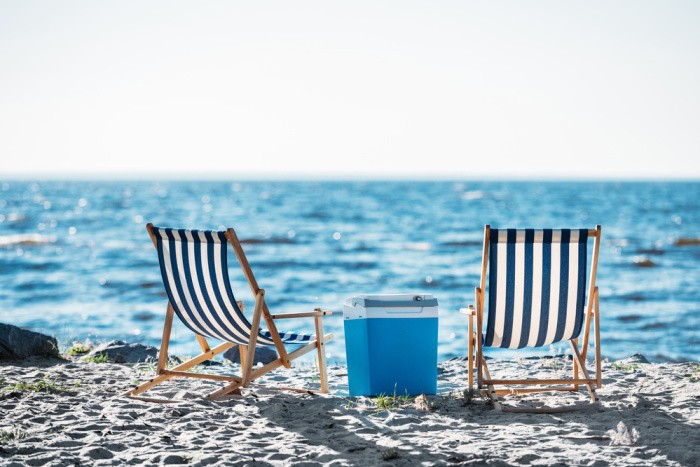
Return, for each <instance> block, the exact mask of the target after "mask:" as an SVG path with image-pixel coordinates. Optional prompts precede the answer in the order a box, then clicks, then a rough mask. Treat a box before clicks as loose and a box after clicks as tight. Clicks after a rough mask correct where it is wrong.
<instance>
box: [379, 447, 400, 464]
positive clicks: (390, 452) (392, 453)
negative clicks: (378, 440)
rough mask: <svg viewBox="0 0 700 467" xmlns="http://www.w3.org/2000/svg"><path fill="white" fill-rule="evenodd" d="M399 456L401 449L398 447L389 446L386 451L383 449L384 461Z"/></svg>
mask: <svg viewBox="0 0 700 467" xmlns="http://www.w3.org/2000/svg"><path fill="white" fill-rule="evenodd" d="M398 458H399V450H398V449H396V448H389V449H387V450H385V451H382V460H384V461H390V460H394V459H398Z"/></svg>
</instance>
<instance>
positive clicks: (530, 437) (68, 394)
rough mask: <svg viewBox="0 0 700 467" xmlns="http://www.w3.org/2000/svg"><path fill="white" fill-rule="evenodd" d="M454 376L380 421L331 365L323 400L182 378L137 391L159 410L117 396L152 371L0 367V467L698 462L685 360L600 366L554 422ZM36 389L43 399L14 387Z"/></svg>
mask: <svg viewBox="0 0 700 467" xmlns="http://www.w3.org/2000/svg"><path fill="white" fill-rule="evenodd" d="M568 365H570V362H568V361H567V360H566V359H565V358H558V359H557V358H555V359H540V360H520V361H497V360H492V361H491V363H490V366H491V368H492V372H493V373H495V374H498V375H501V376H504V377H514V376H518V375H522V372H524V371H532V372H537V371H549V372H550V374H551V372H554V373H555V374H556V373H557V372H560V373H561V372H563V371H565V367H566V366H568ZM465 366H466V362H464V361H463V360H459V359H457V360H453V361H449V362H445V363H441V364H440V368H439V392H440V394H439V395H437V396H430V397H418V398H413V397H409V398H405V399H406V400H401V399H400V398H397V399H398V400H396V401H395V402H397V404H396V405H397V406H396V407H392V408H390V410H381V409H380V408H378V407H377V404H376V399H370V398H349V397H347V374H346V369H345V368H344V367H342V366H331V367H330V368H329V375H330V382H331V394H329V395H310V394H301V393H295V392H289V391H281V390H278V389H273V388H269V387H260V386H255V387H251V388H249V389H247V390H244V391H243V395H242V396H235V397H233V398H231V399H228V400H224V401H217V402H209V401H206V400H203V399H201V398H200V397H199V395H200V394H201V393H203V392H208V391H211V390H213V389H215V388H216V387H218V386H219V385H220V384H221V383H212V382H204V381H200V380H191V379H188V380H177V381H175V382H173V383H167V384H165V385H161V386H159V387H158V388H157V389H156V390H153V391H150V392H149V393H148V394H149V395H152V396H157V397H174V398H176V399H178V400H180V402H176V403H173V404H167V405H166V404H156V403H148V402H143V401H139V400H133V399H128V398H125V397H122V396H121V394H122V393H123V392H124V391H126V390H127V389H129V388H130V387H132V386H133V385H134V384H136V382H143V381H145V380H147V379H150V377H151V376H152V371H153V367H152V365H145V364H110V363H86V362H79V361H66V360H45V359H30V360H25V361H15V362H11V361H5V362H0V387H2V388H3V389H1V390H0V463H1V464H3V465H133V464H146V465H165V464H187V465H195V466H196V465H338V466H343V465H358V466H366V465H377V464H383V465H400V466H404V465H405V466H409V465H410V466H414V465H460V464H475V465H609V464H614V465H645V466H646V465H687V466H697V465H700V426H699V425H700V410H699V409H700V381H699V380H700V365H698V364H697V363H664V364H637V363H629V362H622V363H612V364H611V363H605V364H604V366H603V372H604V373H603V375H604V381H603V383H604V384H603V388H602V389H601V390H600V391H599V395H600V399H601V403H600V405H598V406H592V407H591V408H590V409H588V410H585V411H581V412H575V413H565V414H557V415H546V414H511V413H501V412H497V411H495V410H494V409H493V407H492V405H491V404H489V403H488V402H487V401H485V400H484V399H482V398H480V397H476V398H474V399H473V400H471V401H469V400H467V399H465V398H464V394H463V389H464V388H465V386H466V372H465ZM200 369H201V368H200ZM202 371H212V372H217V373H222V374H224V373H231V372H237V371H238V367H237V365H228V366H227V365H219V366H212V367H207V368H205V369H204V370H202ZM561 374H563V373H561ZM314 375H315V370H314V368H313V367H312V366H302V367H296V368H293V369H291V370H281V371H277V372H273V373H272V374H271V375H270V376H269V377H267V378H266V379H264V381H263V382H262V383H263V384H265V385H266V386H275V385H277V386H296V387H301V386H304V385H305V384H307V385H317V384H318V383H317V381H316V380H315V379H314ZM40 381H44V382H45V383H46V384H44V386H47V387H48V392H43V391H35V390H31V389H26V388H25V389H21V388H18V386H17V383H20V382H25V383H36V382H40ZM34 389H37V388H34ZM45 389H46V388H45ZM529 397H530V398H529V399H527V401H532V397H533V396H529ZM536 398H537V399H538V400H539V401H540V402H544V403H549V404H552V405H553V404H561V403H566V402H583V401H585V400H586V397H585V395H584V393H583V391H582V392H581V393H580V394H579V395H575V394H570V393H557V394H554V395H545V396H536ZM390 402H391V401H390ZM514 403H516V404H518V403H523V402H521V401H518V400H515V401H514ZM528 403H529V402H528Z"/></svg>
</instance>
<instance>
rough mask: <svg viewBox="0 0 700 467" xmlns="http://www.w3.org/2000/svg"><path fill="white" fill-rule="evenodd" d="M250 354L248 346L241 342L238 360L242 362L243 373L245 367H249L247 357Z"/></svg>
mask: <svg viewBox="0 0 700 467" xmlns="http://www.w3.org/2000/svg"><path fill="white" fill-rule="evenodd" d="M247 356H248V346H246V345H243V344H240V345H239V346H238V360H239V361H240V363H241V374H243V368H247V367H248V365H247V362H246V357H247Z"/></svg>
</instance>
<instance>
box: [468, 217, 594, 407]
mask: <svg viewBox="0 0 700 467" xmlns="http://www.w3.org/2000/svg"><path fill="white" fill-rule="evenodd" d="M600 235H601V228H600V226H596V228H595V229H592V230H588V229H580V230H572V229H561V230H552V229H543V230H535V229H492V228H490V226H488V225H487V226H486V227H485V228H484V250H483V259H482V269H481V281H480V285H479V287H477V288H476V309H474V306H473V305H471V306H469V308H467V309H463V310H461V311H462V312H463V313H465V314H467V315H468V316H469V336H470V338H469V357H468V365H469V376H468V378H469V387H470V388H472V387H473V378H474V376H473V373H474V367H475V366H476V373H477V389H478V390H479V391H481V392H482V393H483V394H486V395H487V396H488V397H489V398H490V399H491V400H492V401H493V403H494V406H495V407H496V409H498V410H503V411H510V412H516V411H517V412H546V413H556V412H567V411H571V410H576V409H579V408H584V407H590V405H589V404H585V405H583V406H580V405H570V406H564V407H552V408H547V407H545V408H533V409H530V408H515V407H505V406H503V405H502V404H501V402H500V401H499V398H498V396H499V395H505V394H522V393H532V392H540V391H578V388H579V385H582V386H585V387H586V389H587V391H588V393H589V396H590V399H591V402H597V401H598V398H597V395H596V392H595V391H596V389H598V388H600V387H601V367H600V363H601V362H600V320H599V316H600V315H599V306H598V287H597V286H596V269H597V266H598V250H599V247H600ZM591 237H592V238H593V240H594V241H593V252H592V263H591V268H590V284H589V285H588V301H587V302H586V300H585V295H586V266H587V264H586V263H587V259H588V251H587V247H588V239H589V238H591ZM487 269H488V271H487ZM487 273H488V316H487V319H486V332H485V334H484V333H483V332H482V329H483V323H484V309H485V307H484V302H485V298H486V277H487ZM474 317H476V332H475V331H474ZM592 319H594V320H595V371H596V374H595V378H592V377H590V376H589V373H588V370H587V368H586V354H587V350H588V345H589V333H590V327H591V320H592ZM582 328H583V330H584V334H583V343H582V350H581V351H579V345H578V343H579V342H578V338H579V335H580V334H581V329H582ZM564 341H569V343H570V345H571V349H572V352H573V378H563V379H561V378H560V379H533V378H529V379H510V380H508V379H494V378H492V377H491V374H490V372H489V368H488V365H487V364H486V360H485V359H484V355H483V347H498V348H506V349H519V348H523V347H542V346H545V345H550V344H554V343H557V342H564ZM475 350H476V352H474V351H475ZM579 373H581V375H582V377H579ZM532 385H535V386H536V387H534V388H532V387H531V388H523V386H532ZM547 385H549V387H541V386H547ZM496 386H506V387H507V386H510V388H509V389H495V387H496Z"/></svg>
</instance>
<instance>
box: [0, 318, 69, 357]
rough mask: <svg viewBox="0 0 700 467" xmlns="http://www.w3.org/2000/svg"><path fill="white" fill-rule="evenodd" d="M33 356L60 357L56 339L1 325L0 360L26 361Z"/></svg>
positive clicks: (8, 325)
mask: <svg viewBox="0 0 700 467" xmlns="http://www.w3.org/2000/svg"><path fill="white" fill-rule="evenodd" d="M32 356H46V357H58V356H59V355H58V343H57V342H56V339H55V338H53V337H50V336H46V335H44V334H40V333H38V332H34V331H28V330H26V329H21V328H18V327H17V326H13V325H11V324H2V323H0V359H24V358H28V357H32Z"/></svg>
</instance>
